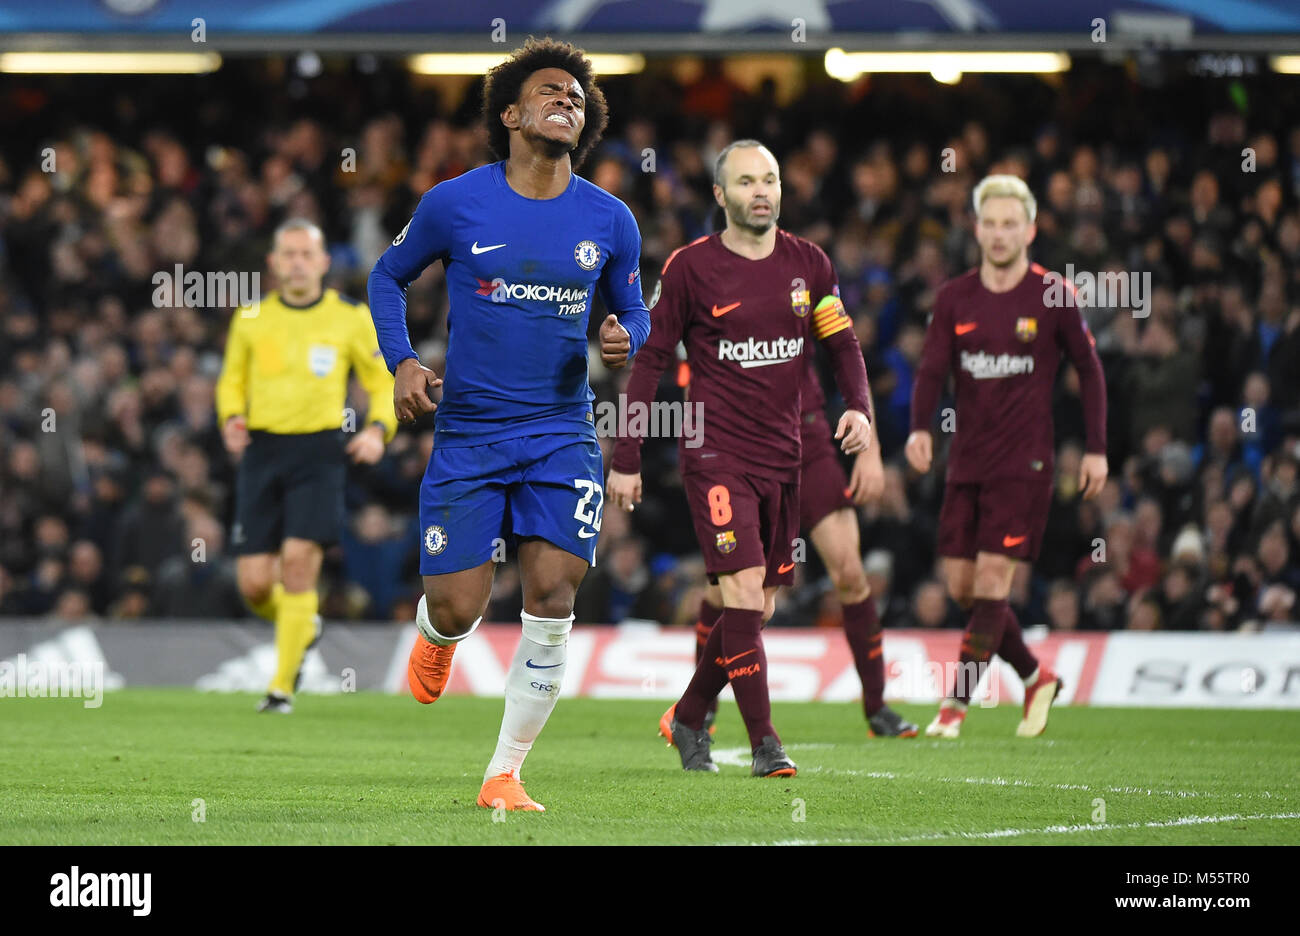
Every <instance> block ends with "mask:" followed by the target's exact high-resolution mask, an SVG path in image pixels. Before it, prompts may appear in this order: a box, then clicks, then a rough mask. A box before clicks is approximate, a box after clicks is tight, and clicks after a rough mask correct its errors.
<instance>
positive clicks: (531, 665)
mask: <svg viewBox="0 0 1300 936" xmlns="http://www.w3.org/2000/svg"><path fill="white" fill-rule="evenodd" d="M559 665H560V664H559V663H552V664H551V665H550V666H539V665H538V664H536V663H534V662H533V661H532V660H524V666H527V667H529V668H531V669H555V668H556V667H557V666H559Z"/></svg>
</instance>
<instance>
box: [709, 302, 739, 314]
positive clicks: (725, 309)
mask: <svg viewBox="0 0 1300 936" xmlns="http://www.w3.org/2000/svg"><path fill="white" fill-rule="evenodd" d="M738 305H740V303H739V302H733V303H732V304H731V305H729V306H723V307H722V308H720V309H719V308H718V307H717V305H714V307H713V317H714V318H717V317H718V316H720V315H726V314H727V313H728V312H730V311H731V310H732V309H734V308H735V307H736V306H738Z"/></svg>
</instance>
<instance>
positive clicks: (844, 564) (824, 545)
mask: <svg viewBox="0 0 1300 936" xmlns="http://www.w3.org/2000/svg"><path fill="white" fill-rule="evenodd" d="M807 361H808V363H807V366H806V367H805V368H804V374H803V387H802V389H801V391H800V395H801V399H802V401H803V411H802V412H801V413H800V416H799V435H800V447H801V449H802V451H803V458H802V461H801V463H800V466H799V529H800V530H802V531H804V532H806V533H807V534H808V538H809V539H811V540H812V544H813V548H814V549H816V550H817V554H818V555H819V556H820V557H821V560H822V564H823V565H824V566H825V567H826V574H827V576H828V577H829V578H830V580H831V585H832V587H834V589H835V593H836V595H837V596H838V597H839V599H840V606H841V608H842V609H843V615H844V636H845V638H846V639H847V640H848V644H849V650H850V651H851V652H852V654H853V665H854V667H855V668H856V669H857V671H858V678H859V679H861V680H862V708H863V710H864V712H865V713H866V717H867V724H868V727H869V731H868V733H869V734H870V735H871V736H872V737H875V738H914V737H916V735H917V730H918V729H917V727H916V725H914V724H912V723H911V722H909V721H907V720H906V719H905V718H903V717H902V716H901V715H899V714H898V713H897V712H895V711H894V710H893V709H891V708H890V707H889V706H888V705H886V704H885V658H884V647H883V645H882V641H881V632H880V617H879V615H878V614H877V613H876V607H875V604H874V603H873V601H872V598H871V586H870V585H869V584H868V583H867V576H866V572H865V571H864V570H863V568H862V555H861V552H860V546H861V543H862V538H861V531H860V530H859V529H858V517H857V514H856V512H855V511H854V509H853V508H854V505H855V504H856V505H858V506H863V505H865V504H868V503H870V502H872V501H875V500H878V499H879V498H880V495H881V493H882V492H883V491H884V487H885V468H884V464H883V463H882V462H881V459H880V446H879V445H878V444H876V440H875V439H874V437H873V439H872V444H871V446H870V447H868V448H867V450H866V451H865V452H859V453H858V456H857V458H856V459H855V460H854V462H853V471H852V476H851V478H846V477H845V476H844V469H843V467H841V465H840V460H839V457H838V456H837V455H836V452H835V442H834V440H832V439H831V427H830V423H829V422H828V421H827V419H826V395H825V393H823V391H822V384H821V380H820V378H819V377H818V376H817V369H816V367H814V366H813V355H812V354H809V355H808V356H807ZM721 606H722V595H721V591H720V590H719V588H718V586H717V585H710V586H709V588H708V590H707V592H706V594H705V597H704V598H703V599H701V601H700V613H699V618H698V620H697V621H696V623H695V662H696V665H699V662H700V660H701V659H703V657H704V648H705V646H706V645H707V643H708V638H709V632H710V631H711V630H712V629H713V622H714V621H716V620H717V619H718V615H719V614H721V613H722V607H721ZM717 706H718V703H717V700H716V699H715V700H714V701H713V704H712V705H711V706H710V707H709V715H708V717H706V718H705V727H706V728H710V730H711V726H712V722H713V716H714V714H715V713H716V712H717Z"/></svg>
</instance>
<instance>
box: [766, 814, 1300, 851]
mask: <svg viewBox="0 0 1300 936" xmlns="http://www.w3.org/2000/svg"><path fill="white" fill-rule="evenodd" d="M1287 819H1300V813H1294V812H1291V813H1271V814H1262V813H1261V814H1255V815H1249V816H1242V815H1235V814H1234V815H1230V816H1183V817H1181V818H1178V819H1166V820H1161V821H1156V822H1122V823H1109V822H1097V823H1093V824H1090V825H1068V826H1067V825H1054V826H1044V827H1043V828H1041V829H994V830H993V831H990V832H928V833H926V834H925V835H905V836H900V837H896V838H832V839H783V840H781V841H776V842H747V843H745V844H747V845H898V844H904V843H907V842H938V841H944V840H945V839H1001V838H1018V837H1020V836H1022V835H1073V834H1075V833H1077V832H1113V831H1119V830H1125V829H1170V828H1176V827H1178V826H1192V825H1213V824H1217V823H1222V822H1271V821H1277V820H1287Z"/></svg>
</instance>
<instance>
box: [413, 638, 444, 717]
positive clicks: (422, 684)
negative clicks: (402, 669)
mask: <svg viewBox="0 0 1300 936" xmlns="http://www.w3.org/2000/svg"><path fill="white" fill-rule="evenodd" d="M455 653H456V645H455V644H447V645H446V646H445V647H443V646H439V645H438V644H433V643H429V641H427V640H425V639H424V635H423V634H420V633H418V632H417V633H416V635H415V646H414V647H412V648H411V658H410V660H408V661H407V664H406V684H407V685H408V686H410V687H411V695H413V696H415V701H417V702H423V703H424V704H425V705H428V704H429V703H430V702H437V701H438V697H439V696H440V695H442V690H444V689H446V688H447V680H448V679H450V678H451V658H452V656H453V655H454V654H455Z"/></svg>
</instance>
